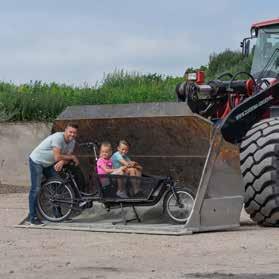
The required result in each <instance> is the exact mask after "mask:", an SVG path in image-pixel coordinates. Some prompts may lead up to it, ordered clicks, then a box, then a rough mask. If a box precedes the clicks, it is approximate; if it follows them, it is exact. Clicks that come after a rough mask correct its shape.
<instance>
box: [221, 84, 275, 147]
mask: <svg viewBox="0 0 279 279" xmlns="http://www.w3.org/2000/svg"><path fill="white" fill-rule="evenodd" d="M278 101H279V82H277V83H275V84H274V85H271V86H270V87H268V88H267V89H265V90H262V91H260V93H258V94H256V95H253V96H251V97H249V98H247V99H246V100H245V101H243V103H241V104H240V105H239V106H237V107H235V108H234V109H233V110H232V111H231V112H230V113H229V114H228V115H227V117H226V118H225V119H224V120H223V121H222V123H221V124H220V129H221V133H222V135H223V137H224V139H225V140H226V141H228V142H230V143H233V144H236V143H239V142H240V141H241V139H242V138H243V137H244V135H245V134H246V132H247V131H248V130H249V129H250V128H251V127H252V126H253V125H254V124H255V123H257V122H259V121H260V120H262V119H263V115H265V114H266V113H268V112H269V110H270V107H271V106H272V105H273V104H274V103H278Z"/></svg>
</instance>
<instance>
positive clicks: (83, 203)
mask: <svg viewBox="0 0 279 279" xmlns="http://www.w3.org/2000/svg"><path fill="white" fill-rule="evenodd" d="M86 204H87V202H86V201H83V202H80V203H79V204H78V206H79V207H84V206H85V205H86Z"/></svg>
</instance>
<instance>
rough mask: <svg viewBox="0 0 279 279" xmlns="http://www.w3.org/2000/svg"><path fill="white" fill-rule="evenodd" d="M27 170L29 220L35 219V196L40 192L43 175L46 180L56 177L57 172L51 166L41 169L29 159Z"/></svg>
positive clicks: (40, 166)
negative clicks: (28, 172) (29, 176)
mask: <svg viewBox="0 0 279 279" xmlns="http://www.w3.org/2000/svg"><path fill="white" fill-rule="evenodd" d="M29 168H30V175H31V188H30V192H29V218H30V220H32V219H34V218H35V217H37V212H36V208H37V194H38V192H39V190H40V187H41V183H42V178H43V175H44V176H45V177H46V178H49V177H53V176H58V174H57V172H56V171H55V170H54V168H53V166H50V167H47V168H45V167H43V166H42V165H40V164H36V163H35V162H33V161H32V160H31V158H29Z"/></svg>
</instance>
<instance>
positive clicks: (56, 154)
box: [52, 147, 79, 165]
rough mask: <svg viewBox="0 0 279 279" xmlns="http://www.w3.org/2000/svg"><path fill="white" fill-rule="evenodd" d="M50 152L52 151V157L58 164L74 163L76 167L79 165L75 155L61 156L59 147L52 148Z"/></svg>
mask: <svg viewBox="0 0 279 279" xmlns="http://www.w3.org/2000/svg"><path fill="white" fill-rule="evenodd" d="M52 151H53V155H54V159H55V161H56V162H59V161H62V160H63V161H65V162H66V161H74V163H75V165H78V164H79V160H78V158H77V157H76V156H75V155H72V154H67V155H64V154H61V149H60V148H59V147H53V148H52Z"/></svg>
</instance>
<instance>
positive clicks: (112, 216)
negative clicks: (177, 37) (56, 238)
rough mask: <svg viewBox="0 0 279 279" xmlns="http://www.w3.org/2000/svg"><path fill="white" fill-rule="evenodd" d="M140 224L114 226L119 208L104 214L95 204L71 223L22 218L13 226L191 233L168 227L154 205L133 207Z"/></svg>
mask: <svg viewBox="0 0 279 279" xmlns="http://www.w3.org/2000/svg"><path fill="white" fill-rule="evenodd" d="M124 210H125V212H126V217H127V220H129V219H132V218H134V215H133V211H132V209H131V208H125V209H124ZM136 210H137V212H138V213H139V216H140V218H141V220H142V222H140V223H139V222H137V221H133V222H129V223H127V224H126V225H124V224H123V223H120V224H116V225H113V224H112V223H113V222H115V221H121V212H120V209H118V208H116V209H112V210H111V211H110V212H107V211H106V210H105V209H104V208H103V207H102V205H101V204H99V203H95V204H94V207H93V208H91V209H87V210H84V211H83V212H82V214H81V215H79V216H77V217H75V218H73V219H72V220H68V221H64V222H61V223H53V222H48V221H43V222H44V224H43V225H42V226H32V225H30V224H29V223H28V221H26V219H24V220H23V221H22V222H20V224H19V225H16V227H19V228H30V229H51V230H71V231H92V232H108V233H135V234H156V235H186V234H192V231H189V230H187V229H185V228H184V226H183V225H176V224H171V223H169V222H168V220H166V219H165V218H164V216H163V212H162V206H161V205H157V206H155V207H151V208H144V207H141V208H136Z"/></svg>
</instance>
